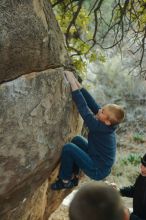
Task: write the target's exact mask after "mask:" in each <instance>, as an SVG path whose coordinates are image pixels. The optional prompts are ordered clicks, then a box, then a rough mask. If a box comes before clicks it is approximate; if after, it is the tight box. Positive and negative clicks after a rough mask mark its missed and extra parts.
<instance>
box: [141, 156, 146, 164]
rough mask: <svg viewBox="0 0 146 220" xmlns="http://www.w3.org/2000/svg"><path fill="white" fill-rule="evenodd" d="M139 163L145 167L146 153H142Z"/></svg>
mask: <svg viewBox="0 0 146 220" xmlns="http://www.w3.org/2000/svg"><path fill="white" fill-rule="evenodd" d="M141 163H142V165H143V166H145V167H146V154H144V156H143V157H142V158H141Z"/></svg>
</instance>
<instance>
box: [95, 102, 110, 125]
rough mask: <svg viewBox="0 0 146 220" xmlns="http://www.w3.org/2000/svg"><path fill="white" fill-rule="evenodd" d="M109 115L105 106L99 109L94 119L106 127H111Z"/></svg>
mask: <svg viewBox="0 0 146 220" xmlns="http://www.w3.org/2000/svg"><path fill="white" fill-rule="evenodd" d="M110 115H111V112H110V110H109V108H108V107H107V106H103V108H101V109H99V111H98V113H97V114H96V118H97V119H98V120H100V121H102V122H103V123H105V124H106V125H111V122H110V120H109V119H110Z"/></svg>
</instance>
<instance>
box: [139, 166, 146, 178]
mask: <svg viewBox="0 0 146 220" xmlns="http://www.w3.org/2000/svg"><path fill="white" fill-rule="evenodd" d="M140 173H141V175H142V176H146V167H145V166H144V165H143V164H141V166H140Z"/></svg>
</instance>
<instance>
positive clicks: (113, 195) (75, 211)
mask: <svg viewBox="0 0 146 220" xmlns="http://www.w3.org/2000/svg"><path fill="white" fill-rule="evenodd" d="M69 218H70V220H90V219H91V220H123V218H124V206H123V202H122V200H121V197H120V194H119V192H118V191H117V190H116V189H114V188H113V187H112V186H109V185H107V184H105V183H102V184H101V183H95V184H94V183H90V184H87V185H85V186H84V187H82V188H81V189H80V190H79V191H78V192H77V193H76V195H75V197H74V198H73V200H72V202H71V204H70V207H69Z"/></svg>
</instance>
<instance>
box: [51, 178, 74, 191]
mask: <svg viewBox="0 0 146 220" xmlns="http://www.w3.org/2000/svg"><path fill="white" fill-rule="evenodd" d="M74 186H75V185H74V182H72V180H69V181H68V182H67V183H64V182H63V181H62V180H61V179H58V180H56V182H55V183H53V184H52V185H51V189H52V190H61V189H71V188H73V187H74Z"/></svg>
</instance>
